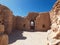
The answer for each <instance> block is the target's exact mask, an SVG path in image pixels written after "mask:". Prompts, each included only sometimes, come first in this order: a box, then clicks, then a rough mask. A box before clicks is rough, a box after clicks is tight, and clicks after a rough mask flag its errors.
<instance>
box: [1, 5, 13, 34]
mask: <svg viewBox="0 0 60 45" xmlns="http://www.w3.org/2000/svg"><path fill="white" fill-rule="evenodd" d="M0 15H2V18H3V20H2V22H3V24H4V26H5V32H6V33H10V32H11V31H12V22H13V20H12V18H13V16H12V15H13V14H12V12H11V11H10V9H9V8H7V7H6V6H3V5H0Z"/></svg>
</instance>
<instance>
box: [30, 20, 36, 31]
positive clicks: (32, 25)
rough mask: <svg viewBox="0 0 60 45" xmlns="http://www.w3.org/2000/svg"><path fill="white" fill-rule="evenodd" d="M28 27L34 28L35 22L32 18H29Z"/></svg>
mask: <svg viewBox="0 0 60 45" xmlns="http://www.w3.org/2000/svg"><path fill="white" fill-rule="evenodd" d="M30 29H33V30H34V29H35V22H34V20H31V21H30Z"/></svg>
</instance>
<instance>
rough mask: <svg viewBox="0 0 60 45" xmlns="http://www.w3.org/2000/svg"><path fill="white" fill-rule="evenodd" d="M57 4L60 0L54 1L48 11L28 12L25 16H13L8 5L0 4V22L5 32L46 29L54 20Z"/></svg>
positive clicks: (59, 8)
mask: <svg viewBox="0 0 60 45" xmlns="http://www.w3.org/2000/svg"><path fill="white" fill-rule="evenodd" d="M58 1H59V0H58ZM59 4H60V1H59V2H58V3H57V2H56V3H55V5H54V6H53V8H52V10H51V11H49V12H42V13H37V12H30V13H29V14H28V15H27V16H26V17H21V16H14V14H13V13H12V11H11V10H10V9H9V8H8V7H6V6H4V5H1V4H0V23H2V24H3V25H4V26H5V32H6V33H10V32H11V31H12V30H27V31H47V30H49V29H50V28H51V24H52V23H54V21H55V16H54V15H58V13H59V10H60V5H59Z"/></svg>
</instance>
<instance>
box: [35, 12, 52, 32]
mask: <svg viewBox="0 0 60 45" xmlns="http://www.w3.org/2000/svg"><path fill="white" fill-rule="evenodd" d="M50 25H51V22H50V15H49V13H48V12H44V13H40V14H39V16H37V18H36V21H35V30H36V31H47V30H48V29H50Z"/></svg>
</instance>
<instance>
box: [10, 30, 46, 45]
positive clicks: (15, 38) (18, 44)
mask: <svg viewBox="0 0 60 45" xmlns="http://www.w3.org/2000/svg"><path fill="white" fill-rule="evenodd" d="M9 45H47V32H27V31H17V30H16V31H14V32H13V33H11V34H10V35H9Z"/></svg>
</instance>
